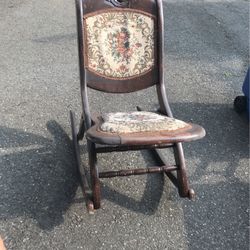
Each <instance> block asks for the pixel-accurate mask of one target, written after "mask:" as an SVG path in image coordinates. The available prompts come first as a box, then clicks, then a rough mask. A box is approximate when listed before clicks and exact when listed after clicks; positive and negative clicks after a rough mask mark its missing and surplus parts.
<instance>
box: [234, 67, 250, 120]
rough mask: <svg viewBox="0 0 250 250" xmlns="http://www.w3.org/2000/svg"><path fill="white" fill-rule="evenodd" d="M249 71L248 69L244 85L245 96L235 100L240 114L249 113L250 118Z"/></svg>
mask: <svg viewBox="0 0 250 250" xmlns="http://www.w3.org/2000/svg"><path fill="white" fill-rule="evenodd" d="M249 71H250V68H248V71H247V74H246V77H245V80H244V82H243V85H242V92H243V93H244V96H237V97H236V98H235V100H234V108H235V110H236V111H237V112H238V113H242V112H244V111H247V114H248V117H249V116H250V108H249V104H250V103H249Z"/></svg>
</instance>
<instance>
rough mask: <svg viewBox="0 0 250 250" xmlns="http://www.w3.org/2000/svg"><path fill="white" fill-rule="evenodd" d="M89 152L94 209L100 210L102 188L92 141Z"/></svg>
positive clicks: (89, 143) (89, 144)
mask: <svg viewBox="0 0 250 250" xmlns="http://www.w3.org/2000/svg"><path fill="white" fill-rule="evenodd" d="M88 152H89V166H90V175H91V185H92V195H93V203H94V208H95V209H98V208H100V207H101V201H100V200H101V187H100V180H99V176H98V168H97V155H96V148H95V144H94V143H92V142H90V141H88Z"/></svg>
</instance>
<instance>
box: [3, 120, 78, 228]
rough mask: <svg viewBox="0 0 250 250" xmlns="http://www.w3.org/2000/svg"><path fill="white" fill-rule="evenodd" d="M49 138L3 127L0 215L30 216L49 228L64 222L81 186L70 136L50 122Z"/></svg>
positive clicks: (40, 225) (11, 216) (56, 124)
mask: <svg viewBox="0 0 250 250" xmlns="http://www.w3.org/2000/svg"><path fill="white" fill-rule="evenodd" d="M47 129H48V131H49V132H50V133H51V135H52V139H47V138H45V137H43V136H39V135H36V134H33V133H28V132H24V131H21V130H19V129H13V128H7V127H4V126H1V127H0V147H1V149H2V152H3V154H2V156H1V169H0V171H1V174H0V176H1V184H0V186H1V190H4V192H2V204H1V206H0V218H1V219H7V218H13V217H19V216H24V215H28V216H29V217H30V218H32V219H34V220H36V221H37V223H38V225H39V227H41V228H42V229H45V230H50V229H52V228H53V227H55V226H56V225H59V224H61V223H62V222H63V213H64V212H65V211H66V210H67V209H68V207H69V206H70V204H71V203H72V200H73V197H74V196H75V192H76V189H77V186H78V181H77V172H76V168H75V159H74V155H73V153H72V150H71V148H72V144H71V140H70V138H69V137H68V135H67V134H66V133H65V132H64V130H63V129H62V127H61V126H60V125H59V124H58V123H57V122H56V121H49V122H48V123H47Z"/></svg>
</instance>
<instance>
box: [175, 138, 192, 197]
mask: <svg viewBox="0 0 250 250" xmlns="http://www.w3.org/2000/svg"><path fill="white" fill-rule="evenodd" d="M174 156H175V161H176V165H177V166H179V169H178V170H177V181H178V191H179V195H180V196H181V197H188V198H189V199H193V198H194V196H195V193H194V190H193V189H190V188H189V185H188V180H187V173H186V164H185V158H184V152H183V148H182V144H181V143H180V142H179V143H176V144H175V146H174Z"/></svg>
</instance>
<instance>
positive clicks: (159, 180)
mask: <svg viewBox="0 0 250 250" xmlns="http://www.w3.org/2000/svg"><path fill="white" fill-rule="evenodd" d="M80 150H81V153H83V154H86V153H87V147H86V144H84V145H81V146H80ZM141 155H142V157H143V158H144V161H145V162H148V161H151V162H152V161H153V157H152V156H151V155H150V154H148V152H147V151H146V150H142V151H141ZM99 157H101V156H99ZM146 165H147V163H146ZM149 165H150V164H149ZM151 165H152V164H151ZM81 167H82V168H83V170H84V172H85V174H86V177H87V179H88V183H89V184H90V183H91V181H90V172H89V168H88V166H86V165H85V164H84V163H82V166H81ZM99 170H100V169H99ZM163 177H164V176H163V175H161V174H153V175H147V177H146V183H145V187H144V191H143V195H142V196H141V199H140V201H138V200H136V199H134V198H133V197H132V195H131V196H127V195H125V194H122V193H121V192H119V191H118V190H116V189H114V188H111V187H110V185H109V184H107V183H105V184H104V183H103V182H102V180H100V182H101V199H102V200H105V199H106V200H109V201H111V202H113V203H115V204H117V205H119V206H121V207H124V208H127V209H128V210H130V211H133V212H137V213H141V214H145V215H152V214H154V213H155V212H156V210H157V208H158V205H159V203H160V199H161V197H162V193H163V187H164V186H163V185H164V178H163ZM125 178H126V177H125ZM134 178H138V177H136V176H135V177H134Z"/></svg>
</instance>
